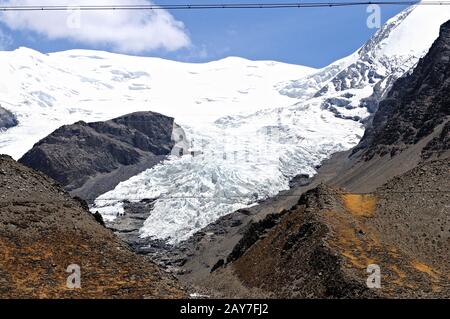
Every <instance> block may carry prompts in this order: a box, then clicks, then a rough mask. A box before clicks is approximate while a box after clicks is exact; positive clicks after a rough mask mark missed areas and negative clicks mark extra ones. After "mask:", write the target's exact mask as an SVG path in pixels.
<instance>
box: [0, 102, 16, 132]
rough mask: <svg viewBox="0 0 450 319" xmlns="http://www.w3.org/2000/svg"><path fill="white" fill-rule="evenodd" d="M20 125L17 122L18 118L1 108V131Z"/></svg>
mask: <svg viewBox="0 0 450 319" xmlns="http://www.w3.org/2000/svg"><path fill="white" fill-rule="evenodd" d="M18 124H19V121H17V118H16V116H15V115H14V114H13V113H12V112H10V111H8V110H7V109H4V108H3V107H1V106H0V131H1V130H4V129H9V128H11V127H14V126H17V125H18Z"/></svg>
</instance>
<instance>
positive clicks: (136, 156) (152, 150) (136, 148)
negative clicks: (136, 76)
mask: <svg viewBox="0 0 450 319" xmlns="http://www.w3.org/2000/svg"><path fill="white" fill-rule="evenodd" d="M174 128H177V129H179V127H178V126H177V125H176V124H175V123H174V120H173V118H170V117H166V116H164V115H161V114H157V113H153V112H139V113H133V114H129V115H125V116H122V117H119V118H116V119H113V120H110V121H106V122H96V123H84V122H78V123H75V124H73V125H68V126H63V127H61V128H59V129H57V130H56V131H55V132H53V133H52V134H50V135H49V136H47V137H46V138H44V139H43V140H41V141H40V142H39V143H37V144H36V145H35V146H34V147H33V149H31V150H30V151H29V152H27V153H26V154H25V155H24V156H23V157H22V158H21V159H20V160H19V162H20V163H22V164H24V165H26V166H28V167H31V168H33V169H36V170H39V171H41V172H43V173H45V174H47V175H48V176H50V177H52V178H53V179H55V180H56V181H58V182H59V183H61V185H63V186H64V188H65V189H66V190H68V191H70V192H71V193H72V194H74V195H77V196H80V197H82V198H84V199H86V200H89V201H91V200H93V199H95V198H96V197H97V196H98V195H100V194H103V193H105V192H107V191H109V190H111V189H113V188H114V187H115V186H116V185H117V184H119V183H120V182H122V181H124V180H126V179H128V178H130V177H131V176H133V175H135V174H138V173H140V172H141V171H143V170H145V169H148V168H150V167H152V166H154V165H155V164H157V163H158V162H160V161H161V160H162V159H164V158H165V157H166V156H167V155H168V154H169V153H170V152H171V150H172V148H173V147H174V141H173V140H172V133H173V132H174Z"/></svg>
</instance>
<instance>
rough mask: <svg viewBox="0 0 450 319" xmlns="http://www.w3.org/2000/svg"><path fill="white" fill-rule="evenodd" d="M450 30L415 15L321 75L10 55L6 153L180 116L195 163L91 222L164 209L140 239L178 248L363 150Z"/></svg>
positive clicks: (102, 206)
mask: <svg viewBox="0 0 450 319" xmlns="http://www.w3.org/2000/svg"><path fill="white" fill-rule="evenodd" d="M448 19H450V8H449V7H447V6H443V7H435V6H419V7H416V8H414V7H411V8H409V9H407V10H405V11H404V12H402V13H401V14H399V15H398V16H396V17H394V18H392V19H391V20H389V21H388V22H387V23H386V24H385V26H384V27H383V28H382V29H380V30H379V31H378V32H377V33H376V34H375V35H374V37H373V38H372V39H370V40H369V41H368V42H367V43H366V45H364V46H363V47H362V48H361V49H359V50H358V51H357V52H355V53H354V54H352V55H350V56H349V57H346V58H343V59H341V60H339V61H337V62H335V63H333V64H331V65H330V66H327V67H325V68H323V69H320V70H315V69H311V68H307V67H303V66H295V65H288V64H283V63H278V62H271V61H248V60H245V59H241V58H227V59H224V60H220V61H216V62H210V63H206V64H187V63H179V62H173V61H166V60H162V59H156V58H142V57H131V56H124V55H117V54H111V53H106V52H95V51H81V50H76V51H67V52H60V53H53V54H49V55H43V54H40V53H38V52H35V51H31V50H29V49H25V48H22V49H19V50H16V51H14V52H3V53H1V54H0V71H1V72H2V74H3V75H4V77H3V79H2V81H1V83H0V104H1V105H2V106H3V107H4V108H6V109H9V110H10V111H13V112H14V113H15V114H16V115H17V117H18V120H19V122H20V125H19V126H18V127H15V128H12V129H10V130H7V131H6V132H4V133H0V153H8V154H10V155H13V156H14V157H15V158H18V157H20V156H21V155H22V154H23V153H25V152H26V151H27V150H28V149H30V148H31V146H32V145H33V144H34V143H35V142H37V141H38V140H39V139H41V138H43V137H44V136H46V135H47V134H49V133H50V132H51V131H53V130H54V129H56V128H57V127H59V126H60V125H63V124H69V123H73V122H75V121H78V120H84V121H96V120H106V119H110V118H113V117H116V116H120V115H124V114H127V113H131V112H133V111H143V110H151V111H156V112H160V113H162V114H165V115H169V116H173V117H174V118H175V121H176V122H177V123H178V124H180V125H181V126H182V127H183V129H184V130H185V132H186V136H187V139H188V142H189V145H190V148H189V152H192V153H193V155H185V156H183V157H175V156H172V157H170V158H169V159H167V160H166V161H165V162H164V163H161V164H159V165H157V166H155V167H153V168H152V169H149V170H147V171H145V172H142V173H141V174H138V175H136V176H134V177H132V178H131V179H129V180H127V181H125V182H123V183H121V184H119V185H118V186H117V187H116V188H115V189H114V190H112V191H110V192H108V193H106V194H103V195H102V196H100V197H99V198H97V200H96V201H95V204H94V206H93V207H92V211H93V212H94V211H100V212H101V213H102V215H103V216H104V218H105V219H107V220H113V219H115V218H117V216H118V215H120V214H121V213H122V212H123V204H122V203H123V201H124V200H128V201H140V200H142V199H157V200H156V202H155V206H154V209H153V210H152V211H151V213H150V212H149V214H150V215H149V218H148V219H147V220H146V221H145V224H144V226H143V228H142V229H141V236H143V237H152V238H155V239H163V240H167V241H168V242H169V243H172V244H176V243H178V242H180V241H182V240H185V239H187V238H189V236H191V235H192V234H194V233H195V232H196V231H198V230H200V229H201V228H203V227H205V226H206V225H208V224H209V223H211V222H213V221H215V220H216V219H217V218H219V217H221V216H223V215H225V214H228V213H231V212H233V211H235V210H237V209H240V208H243V207H247V206H250V205H253V204H254V203H256V202H257V201H258V200H261V199H265V198H268V197H270V196H273V195H276V194H277V193H278V192H279V191H281V190H285V189H287V188H288V187H289V180H290V179H291V178H293V177H294V176H296V175H298V174H308V175H310V176H312V175H314V174H315V173H316V171H315V167H316V166H317V165H319V164H320V163H321V161H323V160H324V159H325V158H327V157H329V156H330V155H331V154H332V153H334V152H337V151H343V150H347V149H349V148H351V147H353V146H354V145H356V144H357V143H358V141H359V140H360V138H361V137H362V135H363V133H364V125H363V122H364V120H365V119H367V118H368V117H369V116H370V114H371V112H373V111H374V109H375V107H376V102H377V101H378V100H379V99H381V98H383V96H384V95H385V94H386V93H387V91H388V90H389V88H390V86H391V85H392V83H393V82H394V81H395V80H396V79H397V78H399V77H401V76H403V75H404V74H405V73H406V72H409V71H410V70H411V69H412V68H413V67H414V66H415V65H416V64H417V62H418V60H419V59H420V58H421V57H422V56H423V55H424V54H425V53H426V52H427V50H428V49H429V47H430V46H431V44H432V42H433V41H434V40H435V39H436V38H437V37H438V32H439V26H440V25H441V24H442V23H444V22H445V21H447V20H448Z"/></svg>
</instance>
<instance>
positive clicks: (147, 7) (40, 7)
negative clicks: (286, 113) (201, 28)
mask: <svg viewBox="0 0 450 319" xmlns="http://www.w3.org/2000/svg"><path fill="white" fill-rule="evenodd" d="M368 5H383V6H385V5H395V6H411V5H450V1H448V0H446V1H427V2H421V1H361V2H349V1H343V2H292V3H233V4H159V5H157V4H148V5H84V6H67V5H66V6H62V5H33V6H0V11H67V10H83V11H99V10H204V9H289V8H291V9H295V8H325V7H329V8H332V7H350V6H368Z"/></svg>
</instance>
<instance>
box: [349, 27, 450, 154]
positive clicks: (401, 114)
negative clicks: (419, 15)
mask: <svg viewBox="0 0 450 319" xmlns="http://www.w3.org/2000/svg"><path fill="white" fill-rule="evenodd" d="M449 117H450V21H449V22H447V23H445V24H443V25H442V27H441V31H440V36H439V38H438V39H437V40H436V41H435V43H434V44H433V46H432V47H431V49H430V51H429V53H428V54H427V55H426V56H425V57H424V58H423V59H421V60H420V61H419V63H418V65H417V67H416V68H415V69H414V71H413V72H412V73H411V74H409V75H407V76H405V77H403V78H401V79H399V80H397V81H396V82H395V84H394V85H393V87H392V89H391V90H390V91H389V93H388V95H387V97H386V98H385V99H384V100H383V101H381V102H380V104H379V108H378V111H377V112H376V114H375V116H374V118H373V122H372V125H371V126H370V127H369V128H368V129H367V131H366V133H365V134H364V137H363V139H362V140H361V143H360V144H359V146H358V147H356V148H355V150H354V152H357V151H359V150H362V149H363V150H364V154H363V158H364V159H365V160H369V159H371V158H372V157H373V156H375V155H380V156H385V155H391V156H394V155H396V154H398V153H399V152H401V151H402V150H404V149H406V148H407V147H408V145H413V144H416V143H418V142H419V141H420V140H421V139H423V138H424V137H426V136H428V135H430V134H431V133H433V132H434V130H435V129H436V128H437V127H438V126H439V125H441V124H442V123H444V122H448V121H449ZM442 133H443V134H444V135H445V136H442V137H441V140H445V139H447V140H448V135H449V131H448V129H446V130H445V129H442ZM441 146H442V147H444V148H446V150H448V149H449V145H448V143H447V144H446V143H442V144H441ZM430 149H431V147H430ZM434 150H435V151H437V150H436V149H435V147H434Z"/></svg>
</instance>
